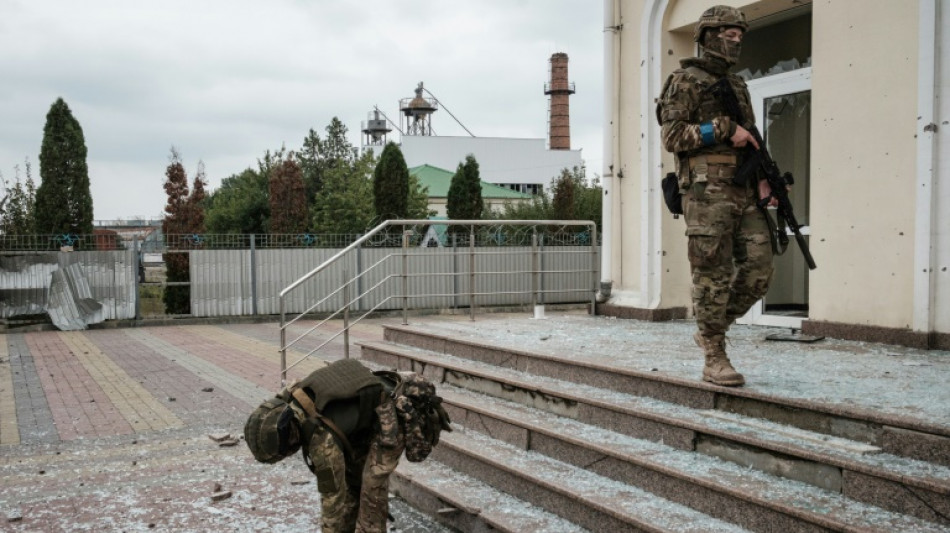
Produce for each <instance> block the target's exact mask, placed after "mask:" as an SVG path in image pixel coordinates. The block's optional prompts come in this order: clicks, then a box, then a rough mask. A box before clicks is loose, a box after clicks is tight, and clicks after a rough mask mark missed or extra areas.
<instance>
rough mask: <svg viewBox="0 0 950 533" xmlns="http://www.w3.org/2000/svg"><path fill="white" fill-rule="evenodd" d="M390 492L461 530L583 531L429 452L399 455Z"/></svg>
mask: <svg viewBox="0 0 950 533" xmlns="http://www.w3.org/2000/svg"><path fill="white" fill-rule="evenodd" d="M390 481H391V483H390V488H391V489H392V491H393V493H394V494H396V495H397V496H399V497H400V498H403V499H405V500H406V501H407V502H409V503H410V504H411V505H413V506H414V507H415V508H417V509H419V510H421V511H423V512H425V513H427V514H428V515H429V516H432V517H435V518H436V519H437V520H438V521H440V522H441V523H443V524H445V525H448V526H450V527H453V528H455V529H458V530H461V531H466V532H469V533H471V532H488V531H501V532H507V533H588V531H589V530H587V529H584V528H582V527H580V526H578V525H576V524H574V523H572V522H570V521H568V520H565V519H563V518H561V517H559V516H557V515H555V514H552V513H549V512H547V511H545V510H544V509H541V508H539V507H537V506H536V505H532V504H530V503H528V502H525V501H523V500H519V499H518V498H515V497H514V496H511V495H510V494H506V493H504V492H501V491H499V490H497V489H494V488H492V487H490V486H489V485H487V484H485V483H483V482H481V481H479V480H477V479H475V478H474V477H471V476H467V475H465V474H462V473H460V472H457V471H455V470H452V469H451V468H449V467H447V466H445V465H444V464H442V463H439V462H438V461H435V460H434V459H432V458H429V459H427V460H426V461H425V462H422V463H410V462H408V461H402V462H400V463H399V468H397V469H396V473H395V474H394V475H393V477H392V478H390Z"/></svg>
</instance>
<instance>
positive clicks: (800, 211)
mask: <svg viewBox="0 0 950 533" xmlns="http://www.w3.org/2000/svg"><path fill="white" fill-rule="evenodd" d="M748 86H749V93H750V94H751V96H752V105H753V108H754V109H755V122H756V124H757V125H758V127H759V131H760V132H761V133H762V137H763V138H764V140H765V143H766V146H767V147H768V150H769V153H770V154H771V156H772V159H773V160H775V162H776V163H777V164H778V166H779V168H780V169H781V170H782V172H791V173H792V175H793V176H794V178H795V184H794V185H793V186H792V189H791V191H789V199H790V200H791V202H792V205H793V206H794V208H795V218H796V219H798V222H799V224H803V227H802V228H801V231H802V234H803V235H805V240H806V242H807V241H808V235H809V233H810V231H809V226H808V219H809V217H808V210H809V189H810V187H809V180H810V176H809V169H810V157H809V155H810V146H811V68H801V69H797V70H793V71H791V72H785V73H782V74H776V75H773V76H768V77H765V78H759V79H755V80H751V81H749V82H748ZM770 214H771V215H772V216H773V217H774V215H775V212H774V210H770ZM789 235H790V236H789V240H790V242H789V246H788V249H787V250H786V251H785V253H784V254H783V255H780V256H775V260H774V264H775V274H774V275H773V277H772V284H771V285H770V286H769V292H768V293H767V294H766V295H765V298H763V299H762V300H760V301H759V302H758V303H756V305H754V306H753V307H752V309H751V310H749V312H748V313H747V314H746V316H744V317H742V318H741V319H740V320H739V323H743V324H758V325H765V326H779V327H788V328H796V329H797V328H801V325H802V320H803V319H806V318H808V272H809V271H808V266H807V265H806V264H805V260H804V259H803V257H802V253H801V251H800V250H799V249H798V244H797V243H796V242H795V238H794V237H793V236H791V232H790V231H789Z"/></svg>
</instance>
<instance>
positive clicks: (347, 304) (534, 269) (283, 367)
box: [279, 220, 600, 386]
mask: <svg viewBox="0 0 950 533" xmlns="http://www.w3.org/2000/svg"><path fill="white" fill-rule="evenodd" d="M431 225H445V226H468V227H469V228H470V229H469V237H470V238H469V246H468V248H469V257H470V259H469V273H468V274H469V276H470V283H469V291H468V296H469V298H470V299H469V311H470V316H471V319H472V320H475V307H476V306H475V297H476V296H484V295H491V294H524V293H526V292H530V293H531V299H532V304H533V305H534V306H535V308H537V305H538V295H539V294H541V293H562V292H576V291H578V290H589V291H590V293H591V299H590V312H591V314H593V313H594V306H595V303H596V301H595V298H596V293H597V285H598V279H599V278H598V270H597V269H598V266H599V263H600V262H599V261H598V259H597V226H596V224H595V223H594V222H592V221H589V220H387V221H385V222H383V223H381V224H379V225H378V226H376V227H375V228H373V229H372V230H370V231H369V232H367V233H366V234H364V235H363V236H361V237H360V238H358V239H356V240H355V241H353V242H352V243H351V244H350V245H349V246H347V247H346V248H344V249H343V250H340V251H339V252H337V253H336V254H334V255H333V256H332V257H330V258H329V259H327V260H326V261H324V262H323V263H321V264H320V265H319V266H317V267H316V268H314V269H313V270H311V271H310V272H308V273H307V274H305V275H304V276H302V277H301V278H300V279H298V280H297V281H295V282H293V283H291V284H290V285H289V286H287V287H286V288H284V289H283V290H282V291H280V294H279V311H280V382H281V386H284V385H286V383H287V371H288V370H289V369H290V368H293V367H294V366H296V365H298V364H299V363H301V362H302V361H304V360H306V359H307V358H308V357H311V356H313V355H314V354H315V353H317V352H318V351H319V350H320V349H322V348H323V347H324V346H326V345H327V344H329V343H330V342H331V341H332V340H334V339H336V338H338V337H339V336H340V335H343V353H344V357H349V344H350V343H349V331H350V329H351V328H352V327H353V326H355V325H356V324H357V323H359V322H360V321H361V320H363V319H364V318H366V317H367V316H369V315H370V314H371V313H373V312H375V311H376V310H377V309H379V308H380V307H382V306H383V305H384V304H386V303H388V302H390V301H392V300H393V299H396V298H401V299H402V301H403V309H402V312H403V324H408V323H409V319H408V316H409V315H408V311H409V300H410V299H414V298H420V297H423V296H426V297H428V296H447V297H448V296H455V295H456V294H424V295H416V294H412V295H411V294H409V278H410V277H417V276H419V275H416V274H409V272H408V253H407V252H408V248H409V233H410V232H408V231H407V230H406V228H408V227H410V226H431ZM398 226H402V227H403V231H402V247H401V250H402V251H401V252H400V253H391V254H387V255H386V256H385V257H383V258H382V259H380V260H379V261H377V262H376V263H374V264H373V265H371V266H369V267H368V268H365V269H363V270H362V271H361V272H357V273H356V274H355V275H354V276H353V277H351V278H347V277H346V276H347V274H346V271H345V270H344V272H343V277H344V280H343V282H342V284H341V285H340V286H339V287H338V288H336V289H335V290H332V291H330V292H329V294H327V295H326V296H324V297H323V298H321V299H319V300H318V301H317V302H316V303H314V304H313V305H310V306H308V307H307V309H306V310H304V311H303V312H301V313H299V314H297V316H295V317H293V318H292V319H291V320H290V321H288V320H287V312H286V307H285V302H286V299H287V297H288V296H289V295H290V294H291V293H293V292H294V291H295V290H297V289H298V288H300V287H301V286H302V285H303V284H304V283H306V282H307V281H310V280H311V279H313V278H315V277H316V276H318V275H320V274H321V273H323V272H325V271H326V270H327V269H328V268H330V267H331V266H333V265H334V264H336V263H337V262H339V261H340V260H342V259H343V258H344V257H346V256H347V254H349V253H350V252H353V251H354V250H357V249H359V248H360V247H361V246H362V245H363V244H364V243H366V242H367V241H369V240H370V239H372V238H373V237H374V236H376V235H378V234H380V233H382V232H383V231H384V230H386V229H387V228H391V227H398ZM476 226H534V227H535V231H534V233H533V235H532V246H531V254H532V264H531V270H518V271H509V272H476V269H475V255H476V253H475V249H476V246H475V227H476ZM542 226H586V227H588V228H589V231H590V252H589V253H590V258H591V261H590V268H589V269H585V270H552V271H550V272H551V273H559V274H564V273H579V272H589V273H590V287H589V288H588V289H552V290H544V289H542V288H541V287H540V284H539V275H540V273H541V272H542V271H541V267H540V247H539V245H538V236H537V227H542ZM485 253H488V254H491V253H493V252H483V254H485ZM576 253H584V252H576ZM420 255H423V254H420ZM393 259H401V263H402V272H401V274H398V275H397V274H393V275H388V276H385V277H384V278H383V279H382V280H381V281H379V282H378V283H376V284H375V285H373V286H372V287H370V288H369V289H367V290H365V291H363V292H362V293H361V294H357V295H356V297H355V298H351V297H350V295H349V292H350V286H351V285H352V284H353V283H354V282H356V281H357V280H359V279H360V278H362V277H363V276H364V275H365V274H366V273H368V272H369V271H371V270H373V269H375V268H377V267H378V266H380V265H382V264H384V263H386V262H388V261H390V260H393ZM545 272H547V271H545ZM513 273H521V274H531V275H532V283H531V290H530V291H492V292H479V291H476V288H475V277H476V275H477V274H480V275H499V274H509V275H510V274H513ZM425 275H426V276H433V275H436V274H425ZM438 275H442V274H441V273H438ZM447 275H453V276H457V275H459V274H458V273H451V274H447ZM397 277H398V278H401V280H402V283H401V288H402V290H401V294H399V295H388V296H385V297H384V298H382V299H381V301H380V302H378V303H377V304H376V305H374V306H373V307H372V308H371V309H369V310H368V311H366V312H365V313H363V314H362V315H361V316H359V317H357V318H356V319H355V320H352V321H351V320H350V316H349V312H350V308H351V306H352V305H353V304H354V303H356V302H358V301H359V300H361V299H362V298H364V297H365V296H367V295H368V294H369V293H370V292H372V291H375V290H377V289H379V288H380V287H381V286H383V285H384V284H386V283H387V282H389V281H391V280H392V279H394V278H397ZM340 292H342V293H343V300H344V302H343V306H342V307H340V308H339V309H337V310H336V311H334V312H332V313H331V314H330V316H328V317H327V318H325V319H324V320H322V321H320V322H319V323H317V324H316V325H315V326H313V327H311V328H309V329H307V330H306V331H305V332H304V333H302V334H301V335H299V336H297V337H296V338H295V339H294V340H293V341H291V342H290V343H288V342H287V330H288V329H289V327H290V326H291V325H293V324H294V323H296V322H297V321H299V320H300V319H302V318H303V317H304V316H305V315H307V314H309V313H310V312H312V311H313V310H314V309H316V308H317V307H318V306H319V305H321V304H322V303H324V302H326V301H328V300H329V299H330V298H331V297H333V296H336V295H338V294H339V293H340ZM341 313H342V315H343V327H342V329H341V330H340V331H338V332H336V333H334V334H333V335H331V336H330V338H328V339H326V340H325V341H324V342H323V343H321V344H320V345H318V346H317V347H316V348H314V349H312V350H310V351H308V352H307V353H305V354H304V355H303V356H302V357H301V358H300V359H298V360H297V361H295V362H294V363H292V364H291V365H289V366H288V365H287V349H288V348H290V347H292V346H294V345H295V344H297V343H298V342H300V341H301V340H302V339H304V338H305V337H306V336H307V335H309V334H311V333H313V332H314V331H316V330H317V329H318V328H320V327H321V326H323V325H324V324H326V323H327V322H329V321H330V320H331V319H333V318H335V317H337V316H339V315H340V314H341Z"/></svg>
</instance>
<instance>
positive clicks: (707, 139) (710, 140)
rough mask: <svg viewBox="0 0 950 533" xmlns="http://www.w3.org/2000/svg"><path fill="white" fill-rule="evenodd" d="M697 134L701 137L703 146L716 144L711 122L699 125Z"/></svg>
mask: <svg viewBox="0 0 950 533" xmlns="http://www.w3.org/2000/svg"><path fill="white" fill-rule="evenodd" d="M699 133H700V135H702V136H703V145H704V146H709V145H710V144H716V133H715V128H713V124H712V122H703V123H702V124H700V125H699Z"/></svg>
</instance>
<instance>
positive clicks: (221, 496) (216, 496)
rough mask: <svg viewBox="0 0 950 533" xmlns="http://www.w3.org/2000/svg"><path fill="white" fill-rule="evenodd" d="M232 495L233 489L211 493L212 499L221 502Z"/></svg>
mask: <svg viewBox="0 0 950 533" xmlns="http://www.w3.org/2000/svg"><path fill="white" fill-rule="evenodd" d="M230 497H231V491H229V490H224V491H221V492H216V493H214V494H212V495H211V501H213V502H220V501H221V500H227V499H228V498H230Z"/></svg>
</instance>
